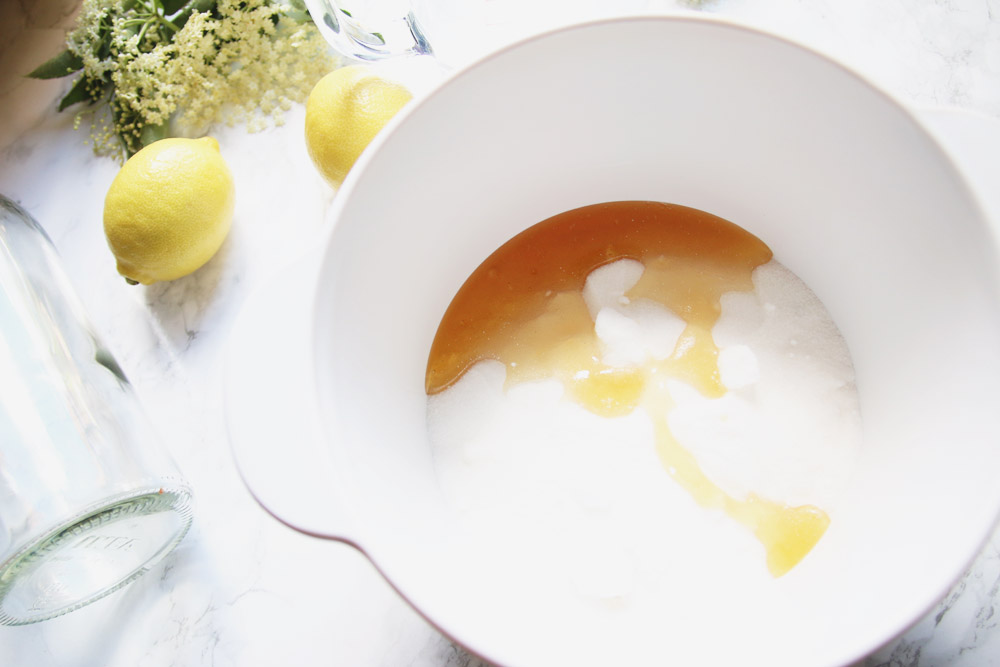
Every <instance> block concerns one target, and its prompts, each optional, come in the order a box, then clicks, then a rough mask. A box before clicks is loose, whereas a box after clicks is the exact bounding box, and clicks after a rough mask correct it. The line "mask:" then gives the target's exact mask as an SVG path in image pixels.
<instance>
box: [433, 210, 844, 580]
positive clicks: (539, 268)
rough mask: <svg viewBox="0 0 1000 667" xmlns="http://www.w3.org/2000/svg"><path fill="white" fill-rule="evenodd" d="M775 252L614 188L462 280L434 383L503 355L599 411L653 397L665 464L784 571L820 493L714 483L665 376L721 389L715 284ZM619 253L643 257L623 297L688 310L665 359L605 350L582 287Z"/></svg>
mask: <svg viewBox="0 0 1000 667" xmlns="http://www.w3.org/2000/svg"><path fill="white" fill-rule="evenodd" d="M771 256H772V254H771V251H770V249H769V248H768V247H767V246H766V245H765V244H764V243H763V242H762V241H761V240H760V239H758V238H756V237H755V236H753V235H752V234H750V233H749V232H747V231H746V230H744V229H742V228H741V227H739V226H737V225H735V224H733V223H731V222H728V221H726V220H723V219H722V218H719V217H717V216H714V215H711V214H709V213H705V212H703V211H699V210H696V209H692V208H687V207H683V206H677V205H672V204H662V203H657V202H644V201H632V202H613V203H607V204H597V205H593V206H587V207H584V208H580V209H575V210H572V211H568V212H566V213H562V214H560V215H557V216H554V217H552V218H549V219H548V220H545V221H543V222H541V223H539V224H537V225H535V226H533V227H530V228H529V229H527V230H525V231H524V232H522V233H521V234H519V235H517V236H515V237H514V238H512V239H511V240H510V241H508V242H507V243H505V244H504V245H503V246H501V247H500V248H499V249H498V250H497V251H496V252H494V253H493V254H492V255H490V257H489V258H487V259H486V261H484V262H483V263H482V264H481V265H480V266H479V267H478V268H477V269H476V270H475V271H474V272H473V274H472V275H471V276H470V277H469V278H468V280H467V281H466V282H465V283H464V284H463V285H462V287H461V288H460V289H459V291H458V293H457V294H456V296H455V298H454V299H453V300H452V302H451V305H450V306H449V308H448V310H447V312H446V313H445V315H444V317H443V319H442V321H441V324H440V326H439V328H438V331H437V335H436V336H435V338H434V342H433V344H432V346H431V352H430V357H429V360H428V364H427V374H426V390H427V393H428V394H436V393H438V392H441V391H443V390H445V389H447V388H448V387H450V386H451V385H452V384H454V383H455V382H456V381H457V380H458V379H459V378H460V377H461V376H462V375H463V374H464V373H465V371H466V370H468V369H469V368H470V367H471V366H473V365H474V364H475V363H477V362H479V361H483V360H496V361H499V362H501V363H503V364H504V366H505V368H506V370H507V376H506V383H507V386H510V385H512V384H516V383H518V382H524V381H532V380H541V379H547V378H555V379H558V380H559V381H561V382H562V383H563V385H564V387H565V389H566V395H567V397H569V399H570V400H573V401H575V402H577V403H578V404H580V405H581V406H583V407H585V408H586V409H588V410H590V411H591V412H593V413H595V414H598V415H601V416H603V417H608V418H614V417H620V416H624V415H627V414H629V413H631V412H632V411H633V410H635V409H642V410H645V411H646V412H647V413H648V415H649V417H650V419H651V420H652V423H653V427H654V433H655V438H656V448H657V453H658V455H659V458H660V460H661V462H662V464H663V466H664V468H665V469H666V470H667V471H668V473H669V474H670V475H671V476H672V477H673V478H674V479H675V480H676V481H677V483H679V484H680V485H681V487H682V488H684V489H685V490H686V491H687V492H688V493H690V494H691V496H692V497H693V498H694V499H695V500H696V501H697V502H698V503H699V504H700V505H701V506H703V507H706V508H709V509H717V510H720V511H723V512H725V513H726V514H727V515H729V516H730V517H732V518H733V519H735V520H736V521H738V522H740V523H741V524H743V525H745V526H746V527H747V528H748V529H749V530H751V531H752V532H753V534H754V535H755V536H756V537H757V539H758V540H759V541H760V542H761V544H762V545H763V546H764V549H765V551H766V554H767V565H768V568H769V570H770V571H771V573H772V574H773V575H774V576H781V575H783V574H785V573H786V572H787V571H788V570H790V569H791V568H792V567H794V566H795V565H796V564H797V563H798V562H799V561H800V560H801V559H802V558H803V557H804V556H805V555H806V554H807V553H808V552H809V551H810V550H811V549H812V547H813V546H814V545H815V544H816V542H817V541H818V540H819V539H820V538H821V537H822V535H823V533H824V532H825V530H826V528H827V525H828V524H829V518H828V517H827V515H826V514H825V513H824V512H823V511H822V510H820V509H818V508H816V507H813V506H802V507H790V506H787V505H784V504H782V503H778V502H774V501H771V500H767V499H764V498H760V497H758V496H756V495H753V494H751V495H749V496H748V497H747V498H744V499H737V498H733V497H732V496H730V495H728V494H727V493H725V492H724V491H723V490H722V489H720V488H719V487H718V486H717V485H716V484H715V483H713V482H712V481H711V480H710V479H709V478H708V477H707V476H706V475H705V474H704V473H703V472H702V470H701V468H700V466H699V465H698V462H697V460H696V459H695V457H694V456H693V455H692V454H691V453H690V452H688V451H687V450H685V449H684V447H683V446H681V445H680V444H679V443H678V442H677V440H676V439H675V438H674V436H673V434H672V433H671V432H670V428H669V425H668V423H667V417H666V415H667V414H668V412H669V411H670V409H671V408H672V407H673V403H672V400H671V398H670V396H669V393H668V392H667V391H666V390H665V389H664V388H663V386H662V382H660V381H659V380H660V379H662V378H673V379H677V380H682V381H684V382H687V383H688V384H690V385H692V386H693V387H695V388H696V389H697V390H698V391H700V392H701V393H702V394H703V395H705V396H706V397H709V398H718V397H721V396H722V395H724V394H725V393H726V388H725V386H724V385H723V384H722V382H721V379H720V374H719V368H718V353H719V350H718V348H717V347H716V344H715V341H714V340H713V338H712V327H713V326H714V325H715V323H716V321H717V320H718V318H719V315H720V313H721V305H720V302H721V298H722V295H723V294H725V293H726V292H733V291H751V290H752V289H753V281H752V273H753V270H754V269H755V268H756V267H758V266H760V265H762V264H765V263H767V262H768V261H770V260H771ZM620 259H632V260H636V261H639V262H641V263H642V264H643V266H644V271H643V274H642V276H641V278H640V279H639V281H638V282H637V283H636V284H635V286H633V287H632V289H631V290H629V291H628V292H627V294H626V296H627V297H628V298H629V299H649V300H651V301H654V302H656V303H659V304H661V305H663V306H665V307H666V308H668V309H669V310H671V311H672V312H673V313H675V314H676V315H677V316H678V317H680V318H681V319H683V320H684V322H685V323H686V327H685V329H684V331H683V333H682V334H681V336H680V338H679V339H678V341H677V344H676V346H675V348H674V350H673V352H672V354H671V355H670V356H669V357H668V358H667V359H664V360H661V361H649V362H647V363H645V364H643V365H639V366H630V367H625V368H617V367H611V366H608V365H605V364H604V363H603V362H602V361H601V348H600V342H599V339H598V338H597V335H596V333H595V330H594V320H593V318H592V317H591V314H590V312H589V311H588V309H587V305H586V302H585V300H584V298H583V289H584V284H585V282H586V279H587V276H588V275H589V274H590V273H591V272H592V271H593V270H595V269H597V268H599V267H601V266H603V265H605V264H609V263H611V262H615V261H618V260H620Z"/></svg>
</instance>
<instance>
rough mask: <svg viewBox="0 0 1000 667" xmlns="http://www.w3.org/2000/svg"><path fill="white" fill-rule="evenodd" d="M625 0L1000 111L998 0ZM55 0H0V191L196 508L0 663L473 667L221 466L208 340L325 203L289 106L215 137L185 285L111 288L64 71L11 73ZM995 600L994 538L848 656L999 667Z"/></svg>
mask: <svg viewBox="0 0 1000 667" xmlns="http://www.w3.org/2000/svg"><path fill="white" fill-rule="evenodd" d="M580 4H586V3H580ZM631 4H632V5H637V6H640V8H642V7H647V8H652V9H666V10H684V11H703V12H708V13H713V14H717V15H720V16H731V17H735V18H737V19H740V20H742V21H745V22H749V23H750V24H752V25H757V26H760V27H762V28H766V29H768V30H772V31H776V32H778V33H779V34H783V35H786V36H788V37H790V38H792V39H794V40H796V41H798V42H800V43H803V44H806V45H808V46H810V47H812V48H815V49H817V50H819V51H821V52H824V53H828V54H830V55H832V56H834V57H835V58H838V59H840V60H841V61H843V62H844V63H845V64H846V65H847V66H849V67H851V68H852V69H854V70H856V71H858V72H859V73H861V74H862V75H863V76H866V77H867V78H869V79H870V80H872V81H873V82H875V83H876V84H878V85H880V86H882V87H884V88H885V89H886V90H887V91H888V92H889V93H890V94H891V95H894V96H895V97H897V98H898V99H900V100H902V101H903V102H904V103H907V104H910V105H914V106H920V105H957V106H961V107H964V108H968V109H973V110H977V111H979V112H982V113H985V114H987V115H990V116H993V117H995V118H1000V0H879V1H877V2H872V1H871V0H840V1H838V2H834V1H832V0H814V1H811V2H801V1H799V0H768V1H767V2H760V1H759V0H754V1H751V0H704V1H703V2H696V3H691V2H680V1H677V2H674V1H670V0H663V1H658V2H657V1H651V2H646V3H631ZM561 6H563V7H564V8H565V7H566V6H567V5H566V4H565V3H563V5H561ZM75 7H76V2H75V1H74V0H40V1H38V2H32V0H16V1H15V2H4V3H2V10H0V26H3V27H2V30H3V32H2V33H0V191H2V192H3V193H4V194H6V195H7V196H9V197H12V198H13V199H15V200H17V201H18V202H20V203H21V204H22V205H23V206H24V207H25V208H26V209H28V210H29V211H30V212H31V213H32V214H33V215H35V216H36V217H37V218H38V219H39V221H40V222H41V223H42V225H43V226H44V227H45V228H46V230H47V231H48V233H49V234H50V236H51V237H52V239H53V241H54V242H55V244H56V246H57V248H58V250H59V252H60V254H61V256H62V258H63V261H64V264H65V267H66V270H67V272H68V273H69V275H70V277H71V278H72V279H73V281H74V282H75V284H76V285H77V287H78V289H79V291H80V294H81V297H82V299H83V301H84V305H85V306H86V308H87V310H88V312H89V314H90V316H91V319H92V320H93V322H94V324H95V327H96V328H97V330H98V331H99V332H100V334H101V336H102V337H103V338H104V339H105V341H106V342H107V343H108V345H109V347H110V348H111V350H112V351H113V353H114V354H115V355H116V357H117V359H118V361H119V363H120V365H121V366H122V368H123V369H124V370H125V372H126V374H127V375H128V376H129V378H130V379H131V380H132V382H133V384H134V385H135V386H136V390H137V391H138V393H139V395H140V397H141V399H142V401H143V403H144V404H145V406H146V407H147V411H148V412H149V415H150V418H151V420H152V421H153V423H154V426H155V427H156V428H157V430H158V432H159V433H160V435H161V437H162V439H163V440H164V442H165V443H166V444H167V446H168V447H169V449H170V450H171V451H172V453H173V454H174V456H175V458H176V459H177V461H178V464H179V465H180V467H181V469H182V470H184V472H185V474H186V476H187V477H188V479H189V481H190V482H191V484H192V485H193V486H194V488H195V492H196V496H197V497H196V506H195V511H196V519H195V523H194V525H193V527H192V529H191V532H190V533H189V535H188V537H187V538H186V539H185V540H184V542H183V543H182V544H181V545H180V547H179V548H178V549H177V550H176V551H175V552H174V553H173V554H171V555H170V556H169V557H168V558H167V559H166V560H165V561H164V562H162V563H160V564H159V565H157V566H156V567H155V568H154V569H153V571H151V572H150V573H149V574H147V575H146V576H144V577H141V578H140V579H139V580H137V581H136V582H135V583H134V584H132V585H131V586H129V587H128V588H126V589H125V590H123V591H120V592H118V593H116V594H113V595H111V596H109V597H107V598H105V599H103V600H101V601H99V602H97V603H95V604H93V605H91V606H90V607H87V608H85V609H82V610H80V611H77V612H74V613H71V614H69V615H66V616H64V617H61V618H58V619H55V620H53V621H49V622H46V623H42V624H38V625H35V626H29V627H23V628H0V664H3V665H42V664H44V665H60V666H61V665H114V666H118V665H122V666H124V665H129V666H134V665H142V666H165V665H185V666H199V665H220V666H221V665H240V666H247V665H276V664H290V665H314V664H316V665H318V664H331V665H357V666H369V665H370V666H397V665H404V666H412V667H481V666H482V665H483V663H482V662H481V661H480V660H478V659H477V658H476V657H474V656H472V655H470V654H469V653H467V652H466V651H464V650H463V649H462V648H460V647H458V646H456V645H454V644H453V643H451V642H450V641H449V640H448V639H446V638H444V637H442V636H441V635H440V634H439V633H437V632H436V631H435V630H434V629H433V628H432V627H430V626H429V625H428V624H427V623H426V622H425V621H424V620H423V619H421V618H420V617H419V616H418V615H417V614H416V613H414V612H413V611H412V610H411V609H409V607H407V606H406V605H405V604H404V603H403V602H402V601H401V600H400V599H399V598H398V596H397V595H396V594H395V593H394V592H393V591H392V590H391V589H390V588H389V586H388V585H387V584H386V583H385V582H384V581H383V580H382V579H381V578H380V577H379V576H378V574H377V573H376V572H375V570H374V568H373V567H372V566H371V564H370V563H368V561H366V560H365V559H364V557H362V556H361V555H360V554H359V553H357V552H356V551H354V550H353V549H351V548H349V547H346V546H344V545H341V544H336V543H330V542H324V541H320V540H315V539H312V538H308V537H305V536H303V535H300V534H298V533H295V532H293V531H291V530H289V529H287V528H285V527H283V526H282V525H280V524H279V523H277V522H275V521H274V520H272V519H271V518H270V517H268V516H267V515H266V514H265V513H264V512H262V511H261V510H260V508H259V507H258V506H257V505H256V503H255V502H254V500H253V499H252V498H251V496H250V495H249V493H248V492H247V491H246V489H245V487H244V485H243V483H242V481H241V480H240V478H239V476H238V474H237V472H236V470H235V467H234V465H233V461H232V458H231V455H230V451H229V445H228V437H227V432H226V426H225V422H224V417H223V410H222V402H223V396H222V377H223V372H224V368H223V358H224V354H225V348H226V338H227V334H228V332H229V331H230V329H231V327H232V325H233V321H234V318H235V317H236V315H237V313H238V312H239V309H240V306H241V305H242V303H243V301H244V299H245V298H246V297H247V295H248V294H249V293H250V292H251V290H252V289H253V288H254V287H255V286H256V285H258V284H260V282H261V281H264V280H266V279H267V276H268V274H269V272H270V271H272V270H273V269H274V268H275V267H278V266H281V265H282V264H283V263H284V262H285V261H287V260H288V259H290V258H293V257H295V256H297V254H298V253H299V252H300V251H301V250H302V249H303V248H304V247H308V245H309V244H310V243H311V242H314V240H315V239H316V238H317V236H318V235H319V234H320V233H321V232H322V230H323V228H324V225H325V224H326V223H325V220H324V212H325V211H326V209H327V208H328V207H329V204H330V202H331V200H332V198H333V196H334V193H333V191H332V190H330V189H329V188H328V187H327V186H326V185H325V184H324V183H323V182H322V181H321V180H320V178H319V176H318V175H317V174H316V173H315V170H314V169H313V168H312V165H311V163H310V162H309V160H308V157H307V155H306V153H305V147H304V144H303V142H302V140H301V137H302V124H303V112H302V109H301V108H296V109H294V110H293V111H292V112H291V113H289V114H288V119H287V123H286V125H285V126H283V127H280V128H272V129H269V130H266V131H264V132H261V133H258V134H253V135H248V134H247V133H246V132H245V131H244V130H243V129H242V128H239V127H237V128H227V127H223V128H218V129H217V131H215V132H214V134H215V136H217V138H218V139H219V142H220V145H221V147H222V152H223V155H224V156H225V157H226V160H227V162H228V163H229V165H230V167H231V168H232V170H233V172H234V178H235V180H236V183H237V208H236V213H235V218H234V222H233V232H232V234H231V235H230V237H229V239H228V240H227V241H226V244H225V245H224V246H223V248H222V250H221V251H220V253H219V255H218V256H216V257H215V258H214V259H213V260H212V261H211V262H210V263H209V264H208V265H207V266H206V267H204V268H203V269H202V270H200V271H198V272H197V273H195V274H194V275H192V276H189V277H187V278H183V279H181V280H178V281H174V282H173V283H170V284H166V285H154V286H151V287H134V286H129V285H126V283H125V281H124V280H123V279H122V278H121V277H120V276H119V275H118V274H117V273H116V271H115V268H114V263H113V259H112V257H111V255H110V252H109V251H108V249H107V247H106V244H105V241H104V237H103V231H102V229H101V211H102V208H103V198H104V193H105V192H106V191H107V188H108V185H109V184H110V182H111V180H112V178H113V177H114V175H115V173H116V171H117V168H118V165H117V164H116V163H114V162H113V161H111V160H108V159H105V158H97V157H95V156H94V155H93V154H92V152H91V150H90V148H89V146H87V145H86V144H85V143H84V140H85V139H86V130H85V129H81V130H74V129H73V127H72V126H73V120H72V115H71V114H67V113H63V114H57V113H56V112H55V103H56V101H57V99H58V97H59V95H60V94H61V93H62V92H63V91H64V90H65V86H66V85H67V82H63V81H56V82H45V83H44V84H40V85H39V82H31V81H26V80H24V79H22V78H20V77H21V75H23V73H24V72H25V71H26V70H25V68H29V69H30V67H33V66H34V65H35V64H37V63H38V62H41V61H42V60H44V59H45V58H47V57H48V56H49V55H52V54H54V52H55V51H57V50H58V48H59V42H60V40H61V38H62V37H61V36H62V34H63V33H64V31H65V30H66V28H67V27H69V26H70V25H72V15H73V10H74V8H75ZM633 8H634V7H633ZM605 13H607V11H605ZM557 18H558V20H564V21H568V20H569V19H570V18H572V17H570V16H562V15H560V16H559V17H557ZM265 156H266V157H265ZM858 603H859V604H865V605H868V604H878V601H877V600H859V602H858ZM998 606H1000V533H998V534H994V535H993V537H992V538H991V540H990V541H989V542H988V544H986V545H985V547H984V549H983V551H982V553H981V554H980V556H979V557H978V558H977V559H976V561H975V562H974V563H973V564H972V566H971V568H970V569H969V571H968V573H967V574H966V575H965V576H964V577H963V579H962V580H961V581H960V582H958V584H957V585H956V586H955V587H954V588H953V589H952V590H951V592H950V593H949V594H948V595H947V596H946V597H945V599H944V600H942V601H941V603H940V604H938V605H937V606H936V607H935V609H933V610H932V611H931V612H930V613H929V614H928V615H927V616H926V617H924V618H923V619H922V620H920V621H919V622H918V623H917V624H916V625H915V626H914V627H913V628H911V629H910V630H909V631H908V632H907V633H905V634H904V635H903V636H902V637H900V638H898V639H897V640H895V641H893V642H891V643H890V644H889V645H887V646H886V647H884V648H883V649H881V650H880V651H878V652H876V653H875V654H874V655H872V656H870V657H868V658H867V659H865V660H864V661H862V662H861V663H859V666H861V665H863V666H864V667H944V666H949V667H967V666H968V667H971V666H980V665H1000V628H998V624H1000V613H998V611H1000V609H998Z"/></svg>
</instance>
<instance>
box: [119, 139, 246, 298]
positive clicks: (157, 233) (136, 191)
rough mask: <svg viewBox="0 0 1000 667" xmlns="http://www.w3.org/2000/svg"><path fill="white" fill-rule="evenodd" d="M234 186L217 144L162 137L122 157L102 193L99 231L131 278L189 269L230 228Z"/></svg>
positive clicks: (148, 279) (157, 277)
mask: <svg viewBox="0 0 1000 667" xmlns="http://www.w3.org/2000/svg"><path fill="white" fill-rule="evenodd" d="M233 202H234V187H233V178H232V175H231V174H230V173H229V168H228V167H227V166H226V163H225V161H224V160H223V159H222V155H221V154H220V153H219V143H218V142H217V141H216V140H215V139H213V138H212V137H203V138H201V139H161V140H160V141H156V142H154V143H152V144H150V145H149V146H146V147H145V148H143V149H142V150H141V151H139V152H138V153H136V154H135V155H133V156H132V157H131V158H129V160H128V162H126V163H125V165H124V166H123V167H122V168H121V170H120V171H119V172H118V175H117V176H115V180H114V181H112V183H111V187H110V188H109V189H108V194H107V196H106V197H105V199H104V234H105V235H106V236H107V239H108V246H109V247H110V248H111V252H112V253H114V256H115V259H116V260H117V262H118V273H120V274H122V275H123V276H125V278H126V279H128V280H129V281H130V282H139V283H143V284H144V285H149V284H151V283H155V282H157V281H161V280H174V279H175V278H180V277H182V276H186V275H188V274H189V273H192V272H194V271H195V270H197V269H198V268H200V267H201V266H202V265H204V264H205V262H207V261H208V260H209V259H211V258H212V256H213V255H214V254H215V253H216V251H217V250H218V249H219V247H220V246H221V245H222V242H223V241H224V240H225V239H226V235H227V234H228V233H229V227H230V224H231V222H232V218H233Z"/></svg>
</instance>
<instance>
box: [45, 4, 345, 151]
mask: <svg viewBox="0 0 1000 667" xmlns="http://www.w3.org/2000/svg"><path fill="white" fill-rule="evenodd" d="M66 46H67V48H66V50H65V51H63V52H62V53H60V54H59V55H57V56H55V57H54V58H52V59H51V60H49V61H48V62H46V63H44V64H43V65H41V66H40V67H38V68H37V69H36V70H34V71H33V72H31V73H30V74H29V75H28V76H31V77H34V78H39V79H49V78H57V77H63V76H67V75H70V74H73V73H77V72H79V76H78V78H77V80H76V81H75V82H74V84H73V86H72V87H71V88H70V89H69V92H67V93H66V95H65V96H64V97H63V98H62V100H61V101H60V103H59V110H60V111H62V110H64V109H66V108H67V107H70V106H73V105H77V104H81V103H86V104H87V105H88V106H89V107H90V112H91V113H92V114H93V116H92V117H93V119H94V122H93V123H92V125H93V126H94V127H95V128H97V134H96V135H95V136H94V143H95V146H94V148H95V150H96V151H98V152H102V153H108V152H115V150H118V151H123V152H124V155H125V156H126V157H128V156H131V155H132V154H134V153H136V152H137V151H138V150H139V149H141V148H142V147H143V146H145V145H148V144H149V143H152V142H153V141H155V140H157V139H160V138H163V137H164V136H168V135H169V134H172V133H173V130H177V131H180V132H188V133H190V132H198V131H203V130H204V129H205V128H206V127H207V126H208V125H211V124H212V123H216V122H220V121H226V122H229V123H233V122H236V121H238V120H246V121H251V126H250V129H251V130H253V129H259V128H260V127H261V125H262V121H261V116H266V117H268V118H270V119H271V122H273V123H275V124H280V123H281V121H282V111H284V110H287V109H288V108H289V107H290V106H291V104H292V103H293V102H296V101H303V100H304V99H305V98H306V96H307V95H308V93H309V90H310V89H311V88H312V86H313V85H314V84H315V83H316V81H318V80H319V79H320V78H321V77H322V76H323V75H324V74H326V73H327V72H328V71H330V70H331V69H332V68H333V67H334V66H335V63H334V59H333V57H332V56H331V55H330V52H329V49H328V47H327V45H326V43H325V42H324V41H323V39H322V37H321V36H320V34H319V32H318V31H317V30H316V27H315V26H314V25H313V24H312V21H311V20H310V17H309V14H308V12H307V11H306V9H305V7H304V5H303V4H302V0H287V3H286V4H279V3H278V2H277V1H276V0H84V2H83V5H82V7H81V10H80V14H79V17H78V19H77V26H76V28H75V29H74V30H73V31H72V32H71V33H70V34H69V36H68V38H67V41H66ZM254 121H255V122H254ZM78 122H79V116H78ZM263 124H266V123H263Z"/></svg>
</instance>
